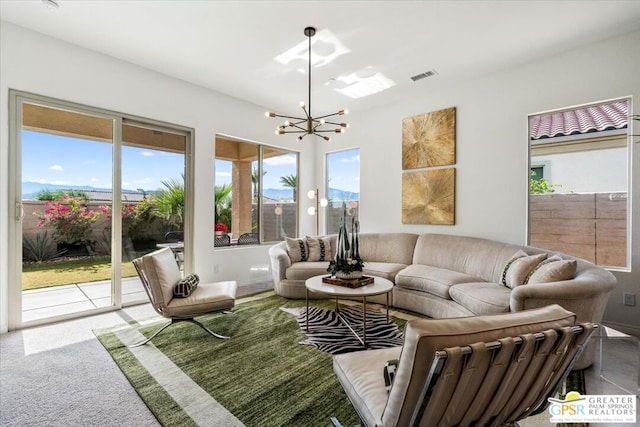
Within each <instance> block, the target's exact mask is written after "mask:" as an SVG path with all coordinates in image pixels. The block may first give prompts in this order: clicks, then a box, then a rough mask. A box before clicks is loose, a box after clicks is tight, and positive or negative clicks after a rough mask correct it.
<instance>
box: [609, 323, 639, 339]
mask: <svg viewBox="0 0 640 427" xmlns="http://www.w3.org/2000/svg"><path fill="white" fill-rule="evenodd" d="M602 324H603V325H605V326H608V327H610V328H613V329H615V330H617V331H620V332H623V333H625V334H627V335H633V336H634V337H638V338H640V327H639V326H634V325H627V324H626V323H618V322H610V321H608V320H607V321H603V322H602Z"/></svg>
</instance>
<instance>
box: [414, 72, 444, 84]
mask: <svg viewBox="0 0 640 427" xmlns="http://www.w3.org/2000/svg"><path fill="white" fill-rule="evenodd" d="M436 74H438V72H437V71H436V70H429V71H425V72H424V73H420V74H416V75H415V76H412V77H411V80H413V81H414V82H417V81H418V80H422V79H426V78H427V77H431V76H435V75H436Z"/></svg>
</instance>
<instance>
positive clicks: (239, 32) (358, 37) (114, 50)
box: [0, 0, 640, 115]
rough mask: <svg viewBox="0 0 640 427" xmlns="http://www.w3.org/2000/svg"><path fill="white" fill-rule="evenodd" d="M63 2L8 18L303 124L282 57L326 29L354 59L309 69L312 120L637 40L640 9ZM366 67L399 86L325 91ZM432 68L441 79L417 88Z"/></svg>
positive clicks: (5, 11) (26, 3)
mask: <svg viewBox="0 0 640 427" xmlns="http://www.w3.org/2000/svg"><path fill="white" fill-rule="evenodd" d="M57 1H58V3H59V4H60V7H59V9H51V8H47V7H45V6H44V5H43V3H42V2H41V0H0V18H1V19H2V20H3V21H9V22H12V23H14V24H17V25H20V26H23V27H26V28H30V29H33V30H35V31H38V32H41V33H44V34H47V35H50V36H52V37H56V38H59V39H62V40H65V41H68V42H70V43H73V44H76V45H79V46H83V47H85V48H88V49H92V50H95V51H98V52H102V53H104V54H107V55H111V56H113V57H116V58H120V59H122V60H125V61H128V62H131V63H134V64H138V65H140V66H142V67H146V68H149V69H152V70H156V71H158V72H161V73H164V74H167V75H169V76H173V77H175V78H178V79H182V80H185V81H188V82H192V83H195V84H197V85H200V86H203V87H207V88H210V89H214V90H217V91H219V92H222V93H225V94H228V95H231V96H233V97H236V98H240V99H243V100H247V101H250V102H252V103H255V104H258V105H261V106H264V107H265V108H269V109H272V110H275V111H277V112H280V113H285V114H286V113H290V114H298V110H297V108H298V107H297V105H298V102H299V101H301V100H306V97H307V77H306V75H304V74H301V73H300V72H298V71H296V70H295V69H294V68H297V66H300V64H297V66H295V67H294V66H285V65H282V64H280V63H278V62H276V61H275V60H274V58H275V57H276V56H278V55H280V54H281V53H283V52H284V51H286V50H287V49H289V48H291V47H293V46H294V45H296V44H298V43H300V42H304V41H305V40H306V38H305V36H304V34H303V29H304V27H306V26H315V27H316V28H317V29H318V31H320V30H322V29H328V30H330V31H331V32H332V33H333V34H334V35H335V36H336V37H337V38H338V39H339V40H340V42H341V43H342V44H343V45H344V46H345V47H346V48H347V49H349V50H350V53H347V54H344V55H342V56H340V57H338V58H337V59H336V60H335V61H333V62H331V63H329V64H327V65H325V66H322V67H319V68H314V69H313V72H312V77H313V83H312V90H313V95H312V96H313V98H312V102H313V105H314V113H315V114H314V115H318V114H323V113H329V112H333V111H335V110H336V109H338V107H339V108H348V109H350V110H352V111H354V112H355V111H362V110H365V109H367V108H371V107H379V106H382V105H385V104H388V103H391V102H396V101H400V100H402V99H403V98H406V97H410V96H416V91H418V92H419V93H420V96H425V95H427V96H428V93H429V91H430V90H435V89H437V88H442V87H444V86H447V85H455V84H456V83H457V82H460V81H461V80H463V79H470V78H474V77H476V76H480V75H483V74H487V73H491V72H494V71H496V70H500V69H503V68H506V67H510V66H514V65H518V64H523V63H527V62H529V61H534V60H538V59H540V58H543V57H545V56H549V55H554V54H559V53H561V52H563V51H566V50H569V49H573V48H576V47H578V46H581V45H585V44H590V43H593V42H594V41H598V40H602V39H606V38H609V37H612V36H615V35H618V34H624V33H627V32H630V31H634V30H637V29H640V1H637V0H634V1H615V0H608V1H595V0H593V1H515V0H514V1H377V2H374V1H178V0H174V1H168V0H164V1H151V0H146V1H144V0H143V1H133V0H127V1H123V0H100V1H88V0H84V1H79V0H57ZM302 65H303V67H306V64H302ZM368 66H371V67H372V68H373V70H374V71H376V72H381V73H383V74H384V75H386V76H387V77H389V78H391V79H392V80H394V81H395V82H396V86H394V87H392V88H391V89H388V90H386V91H384V92H380V93H378V94H375V95H371V96H368V97H364V98H360V99H357V100H354V99H351V98H348V97H346V96H344V95H341V94H339V93H337V92H335V91H334V90H332V89H331V88H330V87H328V86H326V85H325V84H324V83H325V82H327V81H328V80H329V79H330V78H335V77H338V76H341V75H346V74H350V73H353V72H354V71H357V70H360V69H363V68H365V67H368ZM431 69H435V70H436V71H437V72H438V74H437V75H436V76H434V77H430V78H428V79H424V80H420V81H418V82H415V83H414V82H412V81H411V80H410V76H413V75H415V74H419V73H422V72H425V71H428V70H431ZM325 106H326V107H327V109H328V110H330V111H322V110H324V108H323V107H325Z"/></svg>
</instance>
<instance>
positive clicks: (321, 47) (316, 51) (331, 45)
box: [274, 29, 351, 67]
mask: <svg viewBox="0 0 640 427" xmlns="http://www.w3.org/2000/svg"><path fill="white" fill-rule="evenodd" d="M311 49H312V55H311V65H312V66H315V67H322V66H323V65H327V64H328V63H330V62H331V61H333V60H335V59H336V58H337V57H339V56H340V55H344V54H345V53H349V52H351V51H350V50H349V49H347V48H346V47H345V46H344V45H343V44H342V43H340V40H338V39H337V38H336V36H335V35H334V34H333V33H332V32H331V31H329V30H327V29H324V30H320V31H318V32H317V33H316V34H315V36H314V37H313V39H312V41H311ZM308 51H309V42H308V41H307V40H304V41H301V42H300V43H298V44H297V45H295V46H294V47H292V48H291V49H289V50H287V51H286V52H284V53H281V54H280V55H278V56H276V57H275V58H274V59H275V60H276V61H278V62H279V63H281V64H284V65H288V64H290V63H291V62H294V63H295V62H300V63H305V64H306V63H307V61H308V58H307V55H308Z"/></svg>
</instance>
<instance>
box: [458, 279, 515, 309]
mask: <svg viewBox="0 0 640 427" xmlns="http://www.w3.org/2000/svg"><path fill="white" fill-rule="evenodd" d="M449 295H451V299H453V300H454V301H455V302H457V303H458V304H460V305H462V306H464V307H465V308H466V309H468V310H470V311H472V312H473V313H474V314H475V315H478V316H481V315H485V314H500V313H508V312H509V297H510V296H511V289H509V288H506V287H504V286H502V285H500V284H498V283H491V282H476V283H461V284H459V285H454V286H451V289H449Z"/></svg>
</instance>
